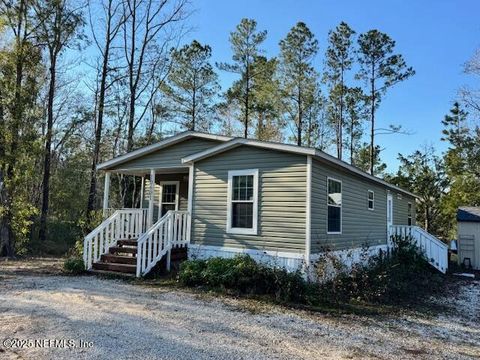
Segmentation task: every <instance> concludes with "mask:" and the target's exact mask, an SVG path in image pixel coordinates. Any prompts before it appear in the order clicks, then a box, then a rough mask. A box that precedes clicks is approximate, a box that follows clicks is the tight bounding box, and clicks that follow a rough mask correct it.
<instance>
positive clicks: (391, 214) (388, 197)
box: [387, 192, 393, 234]
mask: <svg viewBox="0 0 480 360" xmlns="http://www.w3.org/2000/svg"><path fill="white" fill-rule="evenodd" d="M389 199H391V200H392V201H391V204H392V206H391V208H389V206H388V200H389ZM389 213H390V222H389V221H388V220H389V219H388V214H389ZM390 226H393V194H392V193H391V192H388V193H387V234H388V233H389V230H390Z"/></svg>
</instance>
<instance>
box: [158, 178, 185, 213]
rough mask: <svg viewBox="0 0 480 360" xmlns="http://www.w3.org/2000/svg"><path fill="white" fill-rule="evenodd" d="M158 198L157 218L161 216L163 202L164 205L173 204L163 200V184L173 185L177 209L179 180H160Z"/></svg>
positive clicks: (176, 209)
mask: <svg viewBox="0 0 480 360" xmlns="http://www.w3.org/2000/svg"><path fill="white" fill-rule="evenodd" d="M159 185H160V198H159V199H158V202H159V204H158V205H159V206H158V214H159V219H160V218H161V214H162V210H163V204H165V205H173V204H174V203H171V202H166V203H164V202H163V186H164V185H175V211H178V208H179V203H180V181H173V180H172V181H160V184H159Z"/></svg>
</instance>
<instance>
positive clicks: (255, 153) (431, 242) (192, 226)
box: [84, 131, 447, 276]
mask: <svg viewBox="0 0 480 360" xmlns="http://www.w3.org/2000/svg"><path fill="white" fill-rule="evenodd" d="M98 170H99V171H101V172H104V174H105V187H104V202H103V207H104V214H105V220H104V221H103V222H102V224H100V225H99V226H98V227H97V228H96V229H95V230H94V231H92V233H90V234H89V235H88V236H87V237H86V238H85V246H84V260H85V264H86V267H87V269H97V270H109V271H121V272H127V273H132V274H136V275H137V276H143V275H145V274H146V273H148V272H149V271H150V270H151V269H152V268H153V267H155V266H156V265H157V264H158V263H159V262H160V261H162V260H163V261H166V264H167V267H169V266H170V260H171V258H170V257H171V252H172V250H173V249H175V248H187V249H188V257H190V258H209V257H213V256H221V257H231V256H234V255H236V254H239V253H246V254H249V255H251V256H252V257H253V258H255V259H256V260H258V261H263V262H267V263H271V264H275V265H278V266H282V267H285V268H287V269H289V270H292V271H293V270H297V269H303V270H305V269H308V268H309V267H310V266H311V264H312V263H313V262H315V261H316V260H317V259H318V257H319V256H320V254H321V253H322V252H323V251H325V249H329V250H332V251H337V252H339V253H341V252H342V251H343V252H344V251H347V250H348V251H352V252H355V251H357V250H359V249H361V248H362V247H365V246H368V247H369V249H370V250H371V252H372V253H375V252H378V251H380V250H387V248H388V246H389V237H390V236H391V235H393V234H403V235H409V236H411V237H412V238H414V239H415V240H416V241H417V242H418V245H419V246H420V247H422V249H423V250H424V251H425V253H426V255H427V257H428V259H429V261H430V262H431V264H432V265H433V266H435V267H436V268H438V269H439V270H440V271H442V272H445V271H446V266H447V264H446V257H447V255H446V251H447V250H446V246H444V245H443V243H441V242H440V241H438V240H437V239H436V238H434V237H433V236H432V235H430V234H428V233H426V232H424V231H423V230H421V229H420V228H418V227H417V226H415V199H416V196H415V195H414V194H412V193H410V192H408V191H406V190H404V189H401V188H399V187H396V186H394V185H391V184H389V183H387V182H386V181H384V180H382V179H380V178H377V177H374V176H372V175H370V174H367V173H365V172H363V171H361V170H359V169H358V168H356V167H354V166H351V165H350V164H347V163H345V162H343V161H340V160H338V159H336V158H334V157H332V156H330V155H328V154H326V153H324V152H322V151H320V150H318V149H314V148H308V147H301V146H295V145H288V144H281V143H274V142H265V141H257V140H251V139H244V138H231V137H226V136H219V135H212V134H205V133H199V132H192V131H187V132H183V133H180V134H178V135H175V136H173V137H170V138H167V139H165V140H163V141H160V142H158V143H156V144H153V145H150V146H146V147H143V148H141V149H138V150H135V151H132V152H130V153H127V154H124V155H122V156H119V157H116V158H113V159H111V160H108V161H106V162H104V163H102V164H100V165H99V166H98ZM111 174H123V175H124V176H137V177H141V178H142V190H141V198H142V201H140V207H139V208H135V209H110V208H109V188H110V176H111Z"/></svg>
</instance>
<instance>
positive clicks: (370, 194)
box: [368, 190, 375, 210]
mask: <svg viewBox="0 0 480 360" xmlns="http://www.w3.org/2000/svg"><path fill="white" fill-rule="evenodd" d="M368 210H375V193H374V192H373V191H372V190H368Z"/></svg>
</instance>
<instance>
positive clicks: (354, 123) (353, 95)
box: [345, 87, 366, 165]
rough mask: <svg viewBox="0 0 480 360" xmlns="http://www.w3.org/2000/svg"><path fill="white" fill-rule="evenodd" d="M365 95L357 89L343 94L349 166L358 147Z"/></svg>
mask: <svg viewBox="0 0 480 360" xmlns="http://www.w3.org/2000/svg"><path fill="white" fill-rule="evenodd" d="M365 110H366V107H365V94H364V93H363V91H362V89H361V88H359V87H354V88H348V89H347V90H346V94H345V130H346V133H347V135H348V139H347V141H345V143H346V144H347V145H348V146H349V152H350V154H349V155H350V164H352V165H355V153H356V152H357V151H358V149H359V147H360V140H361V138H362V135H363V120H364V119H365V117H366V114H365Z"/></svg>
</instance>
